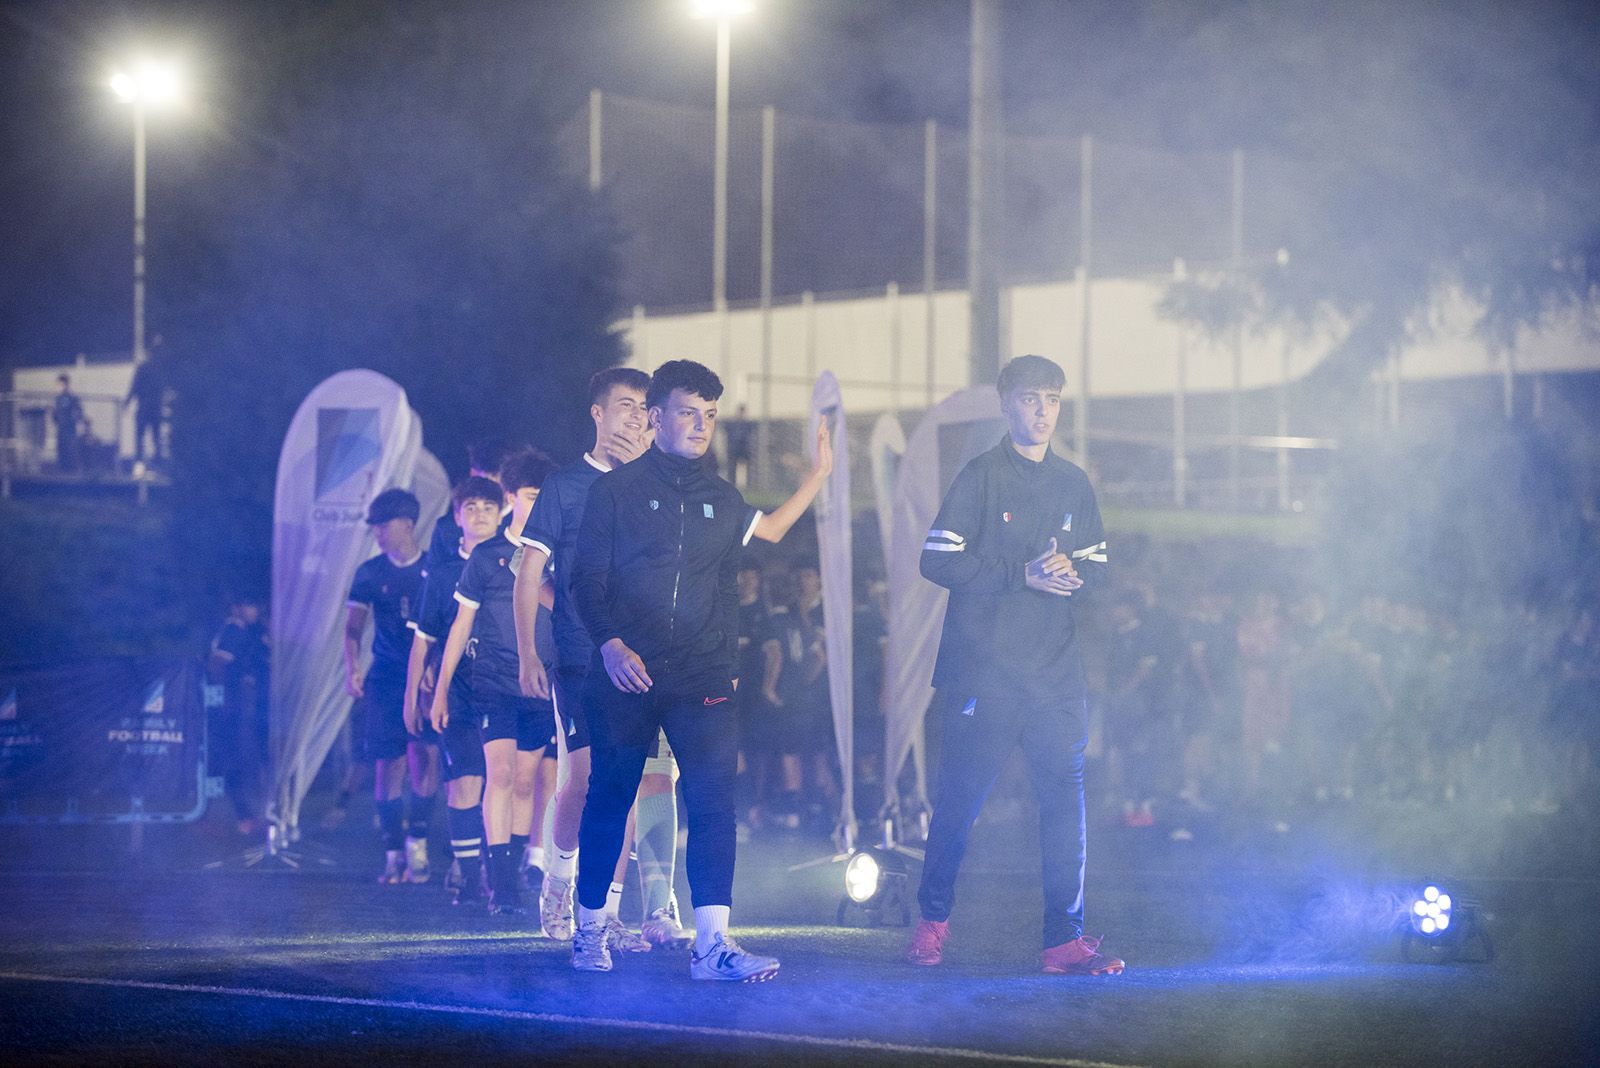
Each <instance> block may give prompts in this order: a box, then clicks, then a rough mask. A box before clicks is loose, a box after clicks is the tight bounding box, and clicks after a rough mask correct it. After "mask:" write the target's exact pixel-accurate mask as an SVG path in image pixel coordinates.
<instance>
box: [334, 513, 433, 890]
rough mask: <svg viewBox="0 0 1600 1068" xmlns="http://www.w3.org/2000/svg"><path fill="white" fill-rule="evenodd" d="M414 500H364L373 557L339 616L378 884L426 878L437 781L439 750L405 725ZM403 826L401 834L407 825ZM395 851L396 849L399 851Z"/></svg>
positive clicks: (415, 586) (416, 573)
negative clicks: (359, 727)
mask: <svg viewBox="0 0 1600 1068" xmlns="http://www.w3.org/2000/svg"><path fill="white" fill-rule="evenodd" d="M420 511H421V506H420V505H419V504H418V503H417V498H416V497H414V496H412V495H411V494H410V493H408V492H407V491H405V490H403V489H388V490H384V491H383V492H382V493H380V494H378V495H377V496H376V497H374V498H373V499H372V504H371V505H370V506H369V507H368V509H367V525H368V526H369V527H371V528H372V536H373V538H374V539H376V540H377V543H378V555H376V556H374V557H373V558H372V559H370V560H368V561H367V562H366V563H364V564H362V565H361V566H360V567H358V568H356V574H355V579H354V580H353V581H352V582H351V583H350V597H349V605H348V609H347V611H346V615H345V628H344V663H345V688H346V689H347V690H348V691H349V693H350V695H351V696H352V697H359V698H361V700H362V712H363V717H364V719H365V731H364V735H365V743H366V750H367V755H368V756H369V757H370V758H371V759H372V761H373V795H374V799H375V801H376V803H377V808H378V828H379V832H378V833H379V836H380V837H381V838H382V841H383V848H384V854H385V863H384V869H383V874H382V875H380V876H379V877H378V881H379V882H380V883H390V884H392V883H398V882H402V881H405V882H417V883H421V882H427V880H428V816H429V814H430V812H431V811H432V809H433V795H434V793H435V792H436V791H437V790H438V786H439V751H438V749H437V748H435V746H434V745H433V744H432V741H431V740H429V739H422V738H413V737H412V736H411V734H410V732H408V731H407V730H406V724H405V688H406V660H407V654H408V652H409V650H410V645H411V642H410V640H409V633H410V632H409V631H408V630H407V629H406V620H407V618H408V617H409V616H410V615H411V612H412V610H413V606H414V605H416V603H417V595H418V594H419V593H420V592H421V591H422V550H421V549H420V548H419V547H418V545H417V516H418V514H419V513H420ZM369 616H370V617H371V619H372V621H373V635H372V664H371V666H370V667H369V668H368V669H367V672H366V674H365V676H364V677H363V676H362V674H361V672H360V668H359V660H360V657H361V639H362V636H363V635H364V634H365V632H366V629H367V619H368V617H369ZM408 764H409V765H410V770H411V819H410V822H409V827H407V824H406V822H405V820H404V818H403V811H404V802H403V801H402V800H401V796H400V795H401V789H402V786H403V785H404V782H405V777H406V768H407V765H408ZM408 830H409V834H408V833H407V831H408ZM402 849H403V851H402Z"/></svg>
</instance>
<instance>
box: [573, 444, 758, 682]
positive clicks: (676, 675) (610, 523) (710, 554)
mask: <svg viewBox="0 0 1600 1068" xmlns="http://www.w3.org/2000/svg"><path fill="white" fill-rule="evenodd" d="M760 518H761V513H760V512H758V511H756V510H755V509H753V508H751V507H750V506H749V505H748V504H746V503H745V500H744V497H743V496H741V495H740V493H739V491H738V490H737V489H735V488H734V487H733V486H732V485H731V484H730V483H728V482H727V481H725V480H724V479H722V478H719V477H718V476H717V474H716V469H715V467H714V466H713V465H712V464H711V462H710V460H709V459H705V458H702V459H700V460H686V459H683V458H681V457H677V456H671V455H668V454H667V453H664V452H662V451H661V450H660V449H659V448H655V447H652V448H650V449H649V450H647V451H646V452H645V454H644V455H643V456H641V457H639V459H637V460H635V461H634V462H633V463H630V464H626V465H624V466H622V467H619V468H617V469H615V470H613V471H609V472H607V473H606V474H604V475H601V476H600V477H599V478H597V479H596V480H595V482H594V485H593V486H591V487H590V489H589V498H588V502H587V504H586V505H585V507H584V511H583V523H582V525H581V526H579V528H578V543H577V550H576V552H575V553H574V560H573V566H572V596H573V600H574V601H575V603H576V604H577V607H578V614H579V616H580V617H581V618H582V620H583V624H584V626H585V627H586V628H587V629H588V631H589V634H590V636H591V637H592V638H593V639H594V644H595V654H594V659H593V660H591V662H590V670H591V671H600V672H604V670H605V668H604V666H603V665H602V662H601V660H600V652H599V649H600V646H602V645H604V644H605V643H606V642H608V641H610V640H611V639H612V638H621V639H622V641H623V643H624V644H625V645H627V646H628V648H630V649H632V650H633V651H634V652H635V653H637V654H638V655H639V658H640V659H641V660H643V661H644V666H645V670H646V671H648V672H649V673H650V678H651V681H652V682H653V683H654V684H655V685H654V688H655V689H656V690H658V691H661V692H665V693H694V692H697V691H699V690H702V689H709V688H712V687H726V686H727V685H728V682H729V680H730V679H732V678H733V676H734V673H735V672H736V670H737V668H736V666H735V663H734V660H735V654H736V652H737V648H738V634H739V593H738V588H737V585H736V583H735V580H734V576H735V575H736V574H737V572H738V564H739V551H740V549H741V547H742V546H744V545H745V544H747V543H748V542H749V540H750V538H751V536H752V535H753V534H754V533H755V526H756V521H757V520H758V519H760Z"/></svg>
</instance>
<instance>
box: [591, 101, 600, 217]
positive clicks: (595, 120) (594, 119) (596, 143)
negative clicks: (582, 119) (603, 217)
mask: <svg viewBox="0 0 1600 1068" xmlns="http://www.w3.org/2000/svg"><path fill="white" fill-rule="evenodd" d="M601 100H602V98H601V96H600V90H598V89H590V90H589V192H591V193H597V192H599V191H600V182H601V179H602V172H601V169H600V167H601V156H600V152H601V129H600V106H601Z"/></svg>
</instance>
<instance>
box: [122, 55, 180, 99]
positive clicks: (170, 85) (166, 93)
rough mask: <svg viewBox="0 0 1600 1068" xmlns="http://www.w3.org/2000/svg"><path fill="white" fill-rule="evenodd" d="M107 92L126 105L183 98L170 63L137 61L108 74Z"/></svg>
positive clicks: (175, 72) (176, 76)
mask: <svg viewBox="0 0 1600 1068" xmlns="http://www.w3.org/2000/svg"><path fill="white" fill-rule="evenodd" d="M111 91H112V92H113V93H115V94H116V95H117V99H119V100H121V101H123V102H124V103H128V104H140V105H146V104H153V105H157V106H159V105H163V104H171V103H175V102H176V101H177V100H178V99H179V97H181V96H182V95H183V78H182V76H181V75H180V74H179V73H178V68H177V67H176V66H174V65H173V64H171V63H157V62H154V61H150V60H141V61H139V62H138V63H135V64H134V65H133V67H132V68H131V69H130V70H120V69H119V70H117V71H116V72H114V73H113V74H112V75H111Z"/></svg>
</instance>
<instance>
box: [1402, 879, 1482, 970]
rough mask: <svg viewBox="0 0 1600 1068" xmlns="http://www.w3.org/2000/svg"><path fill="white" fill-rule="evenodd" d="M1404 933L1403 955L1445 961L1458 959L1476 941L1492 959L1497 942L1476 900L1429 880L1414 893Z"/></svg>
mask: <svg viewBox="0 0 1600 1068" xmlns="http://www.w3.org/2000/svg"><path fill="white" fill-rule="evenodd" d="M1406 921H1407V922H1406V924H1405V930H1404V932H1403V933H1402V935H1401V940H1400V951H1401V955H1402V956H1403V957H1404V958H1405V959H1406V960H1408V961H1428V962H1431V963H1434V964H1445V963H1448V962H1450V961H1453V960H1456V959H1458V958H1459V957H1460V956H1461V955H1462V953H1463V952H1464V951H1465V950H1466V949H1467V947H1468V946H1470V945H1473V944H1476V945H1477V946H1478V949H1479V952H1480V953H1481V956H1482V959H1483V960H1492V959H1493V957H1494V946H1493V944H1492V943H1491V942H1490V941H1489V933H1488V931H1486V930H1485V929H1484V927H1483V919H1482V916H1481V915H1480V910H1479V907H1478V905H1477V904H1476V903H1474V902H1472V901H1470V900H1469V899H1467V898H1462V897H1459V896H1455V897H1453V896H1451V895H1450V894H1447V893H1445V891H1444V890H1442V889H1441V888H1440V887H1439V885H1438V884H1437V883H1426V884H1424V885H1423V887H1422V890H1421V892H1420V893H1417V894H1415V895H1414V896H1413V898H1412V901H1411V908H1410V909H1409V910H1407V913H1406Z"/></svg>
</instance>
